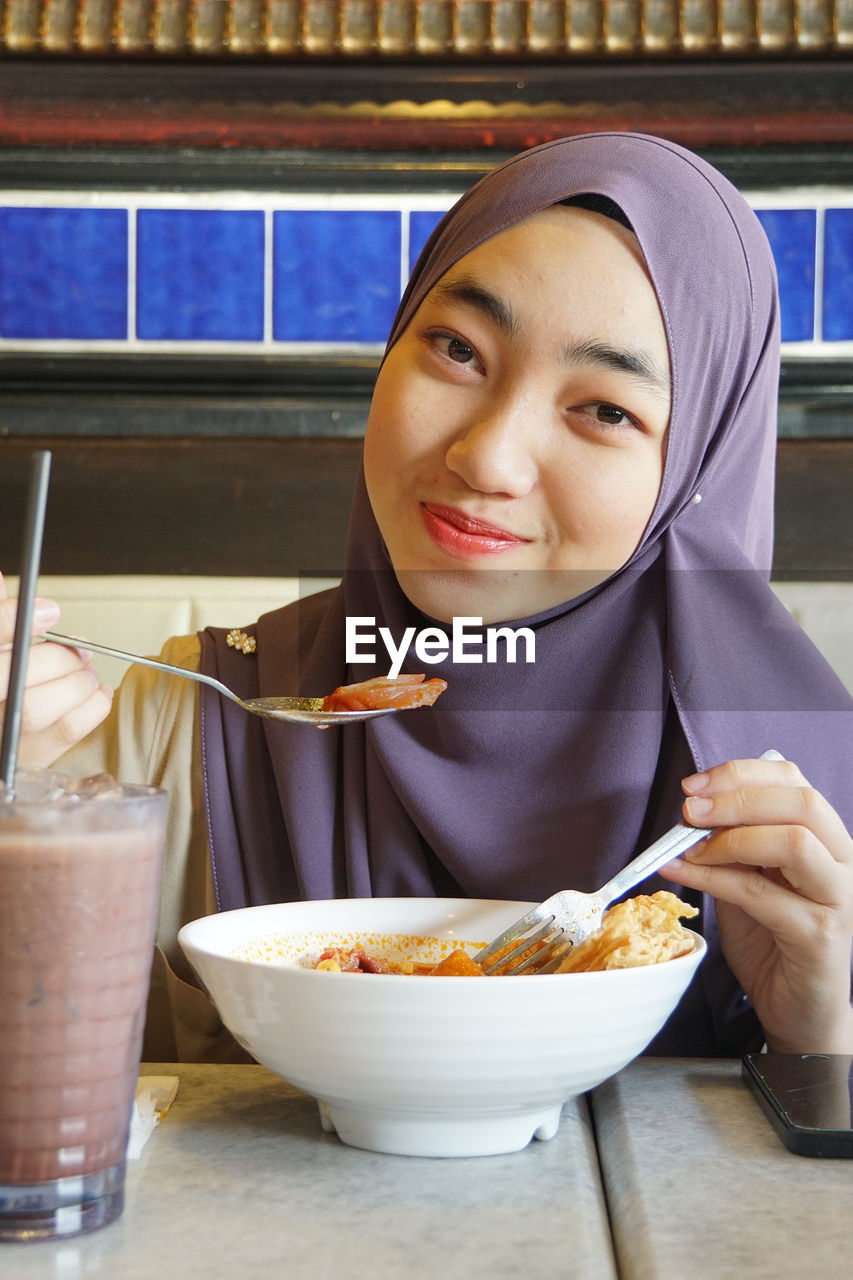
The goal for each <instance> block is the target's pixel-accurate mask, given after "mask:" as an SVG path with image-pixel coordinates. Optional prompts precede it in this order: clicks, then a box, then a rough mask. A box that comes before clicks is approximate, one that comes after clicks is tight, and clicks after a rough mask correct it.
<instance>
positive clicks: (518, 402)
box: [445, 393, 538, 498]
mask: <svg viewBox="0 0 853 1280" xmlns="http://www.w3.org/2000/svg"><path fill="white" fill-rule="evenodd" d="M534 432H535V414H534V410H533V407H532V406H531V405H530V404H529V402H528V401H527V399H526V397H524V396H522V395H512V394H511V393H506V394H503V395H501V396H500V397H499V398H496V399H491V400H489V402H488V403H487V404H485V405H484V404H481V405H479V406H478V411H477V413H476V416H475V417H474V418H473V419H472V420H471V421H470V422H468V423H467V424H466V425H465V426H464V427H463V428H462V429H461V430H460V431H459V433H458V434H457V435H456V437H455V439H454V440H453V442H452V444H451V445H450V447H449V448H448V450H447V452H446V454H445V462H446V464H447V466H448V468H449V469H450V470H451V471H452V472H454V473H455V474H456V475H457V476H459V478H460V479H461V480H463V481H464V483H465V484H466V485H468V487H469V488H471V489H474V490H476V491H477V492H479V493H490V494H499V495H502V496H504V497H510V498H521V497H524V495H525V494H527V493H529V492H530V490H531V489H532V488H533V487H534V485H535V484H536V480H537V476H538V467H537V463H536V458H535V455H534V450H533V444H534Z"/></svg>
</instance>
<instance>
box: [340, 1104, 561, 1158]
mask: <svg viewBox="0 0 853 1280" xmlns="http://www.w3.org/2000/svg"><path fill="white" fill-rule="evenodd" d="M318 1107H319V1111H320V1123H321V1125H322V1127H323V1130H324V1131H325V1132H326V1133H337V1135H338V1137H339V1138H340V1140H341V1142H345V1143H346V1144H347V1146H350V1147H361V1148H362V1149H363V1150H365V1151H381V1152H384V1153H386V1154H388V1155H395V1156H438V1157H451V1156H497V1155H505V1154H507V1153H508V1152H510V1151H520V1150H521V1148H522V1147H526V1146H527V1145H528V1143H529V1142H530V1141H531V1140H532V1139H533V1138H538V1139H540V1140H541V1141H543V1142H544V1141H547V1140H548V1139H549V1138H553V1137H554V1135H555V1134H556V1132H557V1129H558V1128H559V1125H560V1112H561V1110H562V1107H561V1106H556V1107H545V1108H542V1109H539V1110H536V1111H524V1112H521V1113H519V1114H516V1115H511V1116H507V1115H486V1116H478V1117H474V1118H471V1117H468V1116H446V1115H445V1116H417V1115H415V1116H413V1115H410V1114H400V1113H395V1112H384V1113H378V1114H377V1113H376V1112H372V1113H368V1112H364V1111H358V1110H355V1109H353V1108H350V1107H346V1106H340V1105H339V1104H337V1103H327V1102H318Z"/></svg>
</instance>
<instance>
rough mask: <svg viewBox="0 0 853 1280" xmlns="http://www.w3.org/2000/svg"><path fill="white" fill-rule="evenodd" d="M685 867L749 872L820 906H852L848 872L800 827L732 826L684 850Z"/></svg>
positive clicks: (851, 879) (852, 885) (851, 881)
mask: <svg viewBox="0 0 853 1280" xmlns="http://www.w3.org/2000/svg"><path fill="white" fill-rule="evenodd" d="M684 857H685V860H686V861H687V862H688V863H694V864H695V863H701V864H702V865H703V866H707V867H721V866H733V865H736V866H741V867H745V868H753V869H755V870H757V871H759V872H761V873H763V874H764V875H765V876H769V878H770V879H772V880H774V882H775V883H777V884H780V885H782V886H785V885H787V886H788V887H790V888H791V889H794V890H795V891H796V892H797V893H799V894H801V895H802V896H803V897H805V898H810V899H811V900H812V901H813V902H819V903H822V904H823V905H824V906H835V907H839V906H844V905H845V904H846V903H847V902H848V901H849V902H850V903H851V904H853V873H851V869H850V868H849V867H848V866H846V865H845V864H844V863H843V862H839V861H837V860H836V859H835V858H833V856H832V854H831V853H830V852H829V850H828V849H827V848H826V846H825V845H823V844H821V842H820V841H819V840H818V839H817V837H816V836H815V835H814V833H813V832H811V831H808V830H807V829H806V828H805V827H796V826H795V827H778V826H772V827H731V828H729V829H727V830H724V831H718V832H717V833H716V834H715V835H714V836H713V837H712V838H711V839H710V840H706V841H704V842H703V844H702V845H701V846H698V847H694V848H693V849H688V850H687V852H686V854H685V855H684Z"/></svg>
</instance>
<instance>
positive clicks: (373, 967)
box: [308, 947, 486, 978]
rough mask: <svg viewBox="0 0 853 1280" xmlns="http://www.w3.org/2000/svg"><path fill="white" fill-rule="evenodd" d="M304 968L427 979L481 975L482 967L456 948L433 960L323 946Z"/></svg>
mask: <svg viewBox="0 0 853 1280" xmlns="http://www.w3.org/2000/svg"><path fill="white" fill-rule="evenodd" d="M308 967H309V968H311V969H319V970H320V971H321V972H323V973H402V974H406V975H412V974H420V975H421V976H423V977H427V978H485V976H486V975H485V972H484V971H483V966H482V965H480V964H477V961H476V960H474V959H472V957H471V956H469V955H468V952H467V951H463V950H462V949H461V947H457V948H456V949H455V950H453V951H451V952H450V954H449V955H447V956H444V957H443V959H441V960H439V961H437V962H436V963H435V964H433V963H432V961H423V960H388V959H386V957H385V956H373V955H368V954H367V952H366V951H365V950H364V947H349V948H346V947H327V948H326V950H325V951H324V952H323V954H322V955H321V956H319V957H318V958H317V959H316V960H314V961H308Z"/></svg>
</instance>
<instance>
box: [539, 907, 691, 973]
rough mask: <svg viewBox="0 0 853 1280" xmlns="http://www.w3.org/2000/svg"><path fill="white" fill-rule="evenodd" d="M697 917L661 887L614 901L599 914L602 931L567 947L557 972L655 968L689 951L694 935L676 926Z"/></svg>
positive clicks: (680, 926) (689, 908)
mask: <svg viewBox="0 0 853 1280" xmlns="http://www.w3.org/2000/svg"><path fill="white" fill-rule="evenodd" d="M698 914H699V912H698V910H697V909H696V907H692V906H690V904H689V903H687V902H682V901H681V899H680V898H677V897H676V896H675V894H674V893H669V892H667V891H666V890H665V889H662V890H660V891H659V892H658V893H653V894H651V896H649V895H648V894H639V895H638V896H637V897H636V898H627V899H626V900H625V901H624V902H617V903H616V905H615V906H613V907H611V908H610V910H609V911H606V912H605V913H604V916H603V918H602V921H601V928H600V929H597V930H596V932H595V933H591V934H590V935H589V937H588V938H585V939H584V941H583V942H579V943H578V944H577V946H574V947H572V949H571V951H570V952H569V954H568V955H567V956H566V958H565V960H563V962H562V963H561V964H560V966H559V968H558V969H557V970H556V972H557V973H588V972H589V971H590V970H594V969H630V968H633V967H635V966H637V965H644V964H660V963H661V961H663V960H674V959H675V957H676V956H683V955H685V954H686V953H687V952H688V951H692V950H693V935H692V934H691V933H690V932H689V931H688V930H687V929H685V928H684V926H683V925H682V924H681V917H684V918H685V919H690V918H691V917H692V916H697V915H698Z"/></svg>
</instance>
